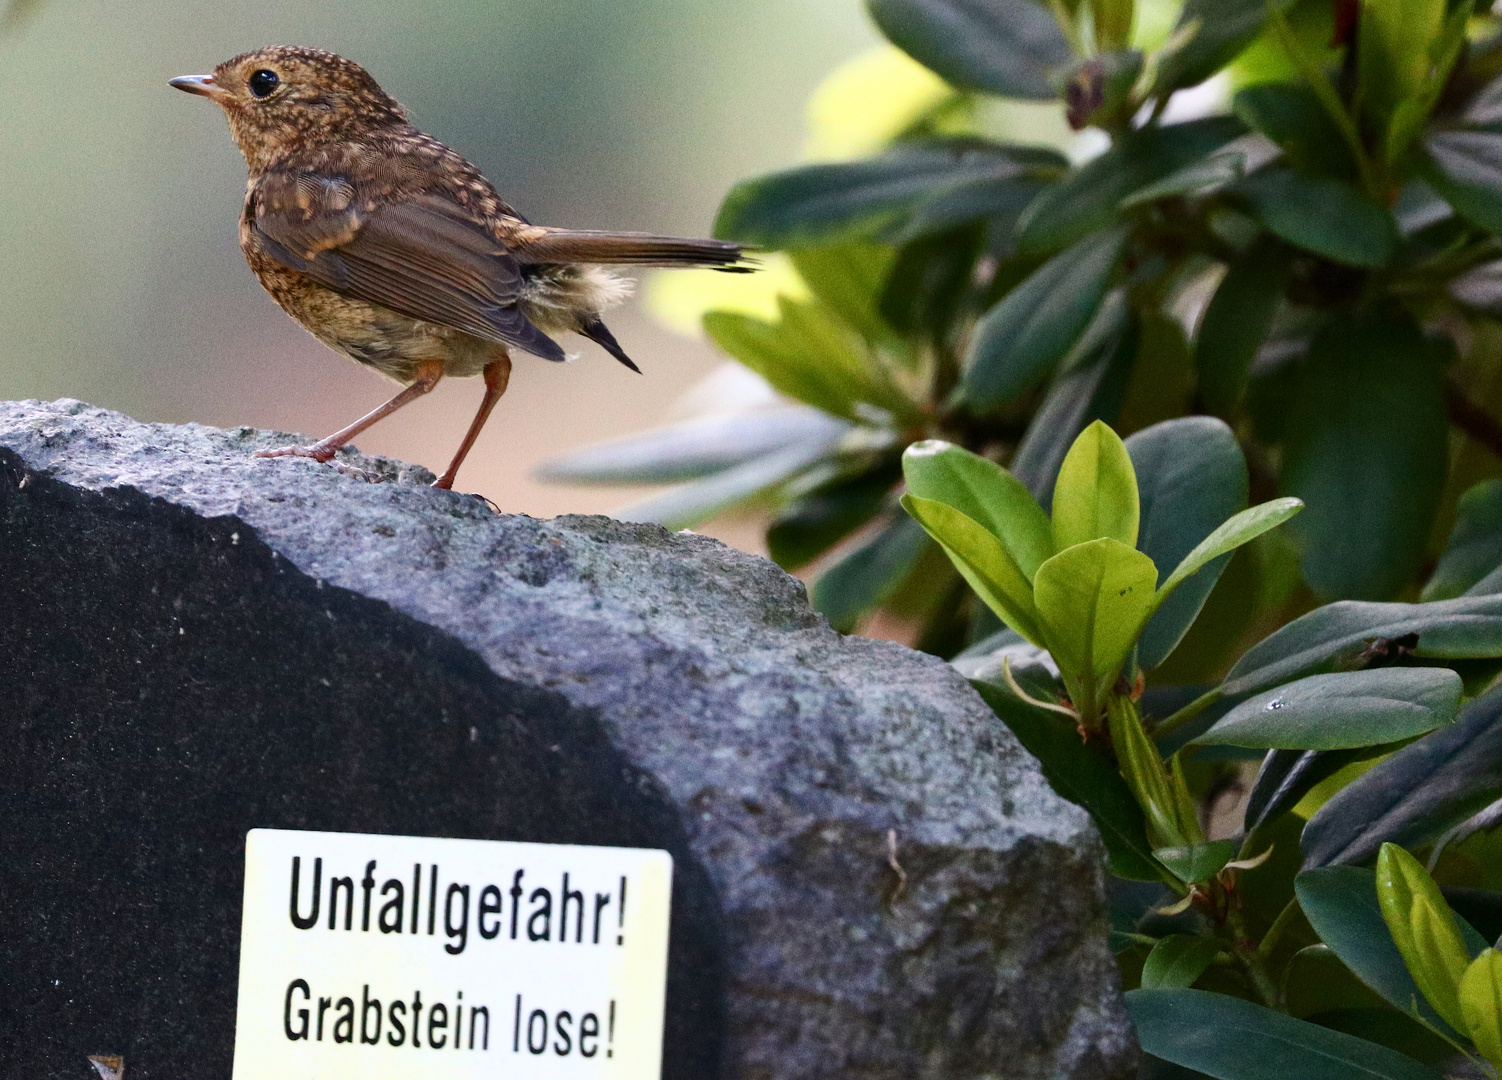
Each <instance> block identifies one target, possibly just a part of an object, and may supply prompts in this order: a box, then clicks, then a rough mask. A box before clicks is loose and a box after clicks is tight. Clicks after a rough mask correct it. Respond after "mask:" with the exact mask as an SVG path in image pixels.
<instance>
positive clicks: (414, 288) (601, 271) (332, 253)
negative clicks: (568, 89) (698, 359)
mask: <svg viewBox="0 0 1502 1080" xmlns="http://www.w3.org/2000/svg"><path fill="white" fill-rule="evenodd" d="M171 85H172V86H175V87H177V88H178V89H179V90H186V91H187V92H188V93H190V94H201V95H202V96H204V97H206V98H209V99H210V100H211V101H213V102H215V103H216V104H217V105H219V107H220V108H222V109H223V110H224V112H225V114H226V115H227V116H228V117H229V126H230V133H231V134H232V135H233V136H234V139H235V142H236V144H238V145H239V147H240V152H241V153H242V154H244V155H245V161H246V164H247V165H248V166H249V168H250V179H249V183H248V184H247V187H246V193H245V206H244V210H243V211H242V213H241V215H240V248H241V250H242V251H244V252H245V259H246V261H247V262H249V263H250V268H251V269H252V270H253V271H255V275H256V277H257V278H258V279H259V280H260V282H261V285H262V286H263V287H264V288H265V289H266V291H267V292H269V293H270V294H271V296H272V299H274V300H275V301H276V302H277V303H278V304H279V305H281V307H282V309H283V310H284V311H286V312H287V314H289V315H291V316H292V317H293V318H294V319H296V320H297V321H298V322H300V323H302V325H303V326H304V327H306V328H307V329H308V330H309V331H310V332H311V333H312V334H313V336H314V337H316V338H318V339H319V340H320V341H322V342H323V343H324V344H326V345H328V346H330V347H331V348H333V349H335V350H336V351H338V352H341V353H344V354H345V355H346V356H349V357H351V358H352V359H354V360H357V361H358V362H360V363H362V364H366V365H368V366H370V367H373V368H375V369H376V370H377V371H379V372H381V373H382V374H383V375H387V376H389V377H390V378H392V379H395V380H396V381H397V382H400V383H403V384H405V386H406V388H405V389H404V390H402V391H401V392H400V393H399V394H397V395H396V396H395V397H393V398H392V399H391V400H390V401H388V402H386V404H384V405H382V406H381V407H380V408H378V409H376V410H374V411H373V412H371V413H368V414H367V415H365V416H362V417H361V418H360V419H359V420H356V421H355V422H354V423H353V424H350V425H349V426H348V427H346V428H343V429H341V430H339V431H336V432H334V434H332V435H330V436H329V437H328V438H326V439H322V440H320V441H319V442H316V443H314V444H313V445H312V446H287V447H283V448H281V449H278V450H265V451H262V452H261V453H260V454H259V455H257V456H260V457H281V456H286V455H293V456H297V457H310V458H313V459H315V460H317V461H323V462H328V461H331V460H332V459H333V457H334V455H335V453H336V452H337V451H338V450H339V448H340V447H342V446H344V445H345V444H346V443H348V442H349V441H350V440H351V439H353V438H354V437H355V436H357V435H359V434H360V432H362V431H364V430H365V429H366V428H368V427H370V426H371V425H372V424H374V423H375V422H376V421H377V420H380V419H382V418H383V417H386V416H389V415H391V414H392V413H394V412H395V411H396V410H397V409H400V408H401V407H402V406H403V405H406V404H407V403H408V402H411V401H413V400H415V399H416V398H419V397H421V396H422V395H424V394H426V393H427V392H428V391H429V390H431V389H433V387H434V386H435V385H437V383H438V380H439V379H440V378H442V377H443V376H445V375H453V376H465V375H483V376H484V379H485V396H484V398H483V399H482V401H481V402H480V409H479V412H478V413H477V414H476V415H475V419H474V422H473V423H471V424H470V427H469V431H468V432H467V433H466V434H465V436H464V441H463V442H462V443H461V444H460V446H459V452H458V453H457V454H455V455H454V460H453V462H452V463H451V464H450V465H449V467H448V469H447V470H445V472H444V474H443V475H442V476H441V477H439V479H438V481H437V484H436V486H438V487H442V488H447V487H451V486H452V485H453V483H454V475H455V474H456V473H457V472H458V471H459V466H460V464H462V463H463V461H464V457H465V455H466V454H468V453H469V450H470V447H472V446H473V445H474V442H475V439H476V437H477V436H478V435H479V434H480V429H481V428H482V427H483V426H484V425H485V421H486V419H487V418H488V417H489V416H490V412H491V410H492V409H493V408H494V407H495V403H496V402H497V401H499V400H500V397H501V395H502V394H504V393H505V392H506V384H507V381H508V380H509V379H510V377H511V350H512V349H520V350H521V351H523V352H528V353H531V354H533V355H534V356H540V357H543V358H544V359H546V360H564V359H566V357H565V355H564V352H563V350H562V349H561V348H560V347H559V345H558V343H557V342H556V341H554V340H553V339H552V338H551V337H549V336H548V335H549V334H557V333H562V332H565V331H572V332H574V333H577V334H582V335H583V336H585V337H587V338H589V339H590V340H592V341H594V342H596V343H598V344H599V345H600V346H602V347H603V348H604V349H605V351H607V352H608V353H610V355H612V356H614V357H615V358H616V359H617V360H619V361H620V362H621V363H623V364H625V365H626V366H627V367H628V368H630V369H631V370H632V371H639V370H640V369H638V368H637V366H636V365H635V364H634V363H632V362H631V358H630V357H628V356H627V355H626V353H625V350H623V349H622V348H621V346H620V344H619V343H618V342H617V341H616V340H615V337H614V335H612V334H611V332H610V331H609V330H608V329H606V327H605V324H604V322H602V321H601V318H600V316H601V313H602V312H604V311H605V310H606V309H607V308H609V307H611V306H612V305H614V304H616V303H619V302H620V301H621V300H623V299H624V298H625V297H626V295H627V294H628V292H629V289H630V285H629V282H627V281H624V280H622V279H621V278H619V277H617V276H616V275H615V274H613V273H612V272H610V271H609V270H607V269H605V267H606V266H608V265H621V264H635V265H639V266H709V267H714V268H716V269H719V270H728V271H736V272H745V271H746V270H747V269H749V267H747V266H746V265H745V264H744V262H743V260H742V248H741V246H740V245H738V244H731V243H724V242H722V241H718V240H687V239H677V238H674V237H666V236H649V235H646V234H642V233H613V232H594V231H583V230H576V229H553V228H546V227H543V226H537V225H532V224H530V223H529V222H528V221H527V220H526V219H525V218H523V217H522V216H521V215H520V214H518V213H517V212H516V211H515V210H513V209H512V208H511V207H510V206H507V205H506V203H505V202H504V201H503V200H502V199H501V197H500V196H499V195H498V194H497V193H496V190H495V188H494V187H492V186H491V184H490V181H488V180H486V179H485V177H484V176H482V175H481V174H480V171H479V170H478V169H476V168H475V167H474V166H473V165H471V164H470V163H469V162H468V161H465V160H464V158H462V157H460V156H459V155H458V154H456V153H455V152H454V151H453V150H450V149H449V148H448V147H447V146H445V145H444V144H443V143H441V142H439V141H438V140H437V139H435V138H433V137H432V136H430V135H425V134H424V133H423V132H421V131H418V130H417V129H416V128H415V127H413V126H412V125H411V124H409V123H407V112H406V110H405V109H403V108H402V106H401V105H399V104H397V102H396V101H395V100H394V99H392V98H391V97H390V96H388V95H387V94H386V93H385V92H384V91H383V90H382V89H381V88H380V87H379V86H377V85H376V82H375V80H374V79H372V78H371V77H370V75H368V74H367V73H366V71H365V69H364V68H362V67H360V66H359V65H358V64H355V63H353V62H351V61H349V60H345V59H344V58H343V57H340V56H335V55H334V54H333V53H329V52H323V51H322V50H319V49H306V48H297V47H291V46H274V47H271V48H266V49H258V50H256V51H255V52H249V53H245V54H243V55H241V56H237V57H235V58H234V59H232V60H227V61H225V62H224V63H222V64H220V65H219V66H218V67H217V68H215V69H214V73H213V74H212V75H186V76H183V77H181V78H177V79H173V80H172V81H171Z"/></svg>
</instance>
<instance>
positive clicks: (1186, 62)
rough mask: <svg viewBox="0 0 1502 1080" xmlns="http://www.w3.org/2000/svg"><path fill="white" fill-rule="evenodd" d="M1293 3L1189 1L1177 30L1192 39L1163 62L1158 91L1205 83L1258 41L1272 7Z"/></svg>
mask: <svg viewBox="0 0 1502 1080" xmlns="http://www.w3.org/2000/svg"><path fill="white" fill-rule="evenodd" d="M1292 2H1293V0H1272V2H1271V4H1269V2H1268V0H1186V2H1185V4H1184V9H1183V12H1182V14H1180V16H1179V23H1178V28H1177V30H1178V31H1183V32H1186V33H1191V34H1192V36H1191V37H1190V38H1189V40H1188V42H1187V43H1186V44H1184V45H1183V46H1182V47H1180V48H1179V49H1177V50H1176V51H1174V52H1172V53H1170V55H1169V56H1167V57H1166V58H1165V59H1164V61H1163V67H1162V73H1161V75H1160V76H1159V79H1158V88H1159V90H1160V91H1167V90H1170V89H1177V88H1179V87H1183V86H1194V85H1195V84H1196V83H1201V82H1204V81H1205V80H1206V79H1208V78H1209V77H1210V76H1211V75H1214V74H1215V73H1216V72H1217V71H1219V70H1220V69H1221V68H1223V67H1224V66H1225V65H1226V64H1228V63H1230V62H1231V61H1232V60H1234V59H1235V58H1236V56H1237V54H1238V53H1240V52H1241V51H1242V50H1243V49H1245V48H1246V47H1247V46H1248V45H1250V44H1251V43H1252V42H1253V41H1255V40H1256V38H1257V36H1258V35H1259V34H1260V33H1261V32H1262V27H1263V24H1264V23H1265V22H1266V20H1267V9H1268V7H1269V6H1271V7H1274V8H1276V9H1278V10H1280V11H1282V10H1286V9H1287V8H1289V7H1290V6H1291V5H1292Z"/></svg>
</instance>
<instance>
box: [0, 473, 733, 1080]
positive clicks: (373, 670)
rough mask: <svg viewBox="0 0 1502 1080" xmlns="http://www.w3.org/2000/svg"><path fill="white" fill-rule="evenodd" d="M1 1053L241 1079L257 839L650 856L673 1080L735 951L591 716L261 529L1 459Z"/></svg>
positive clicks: (709, 899) (714, 1058)
mask: <svg viewBox="0 0 1502 1080" xmlns="http://www.w3.org/2000/svg"><path fill="white" fill-rule="evenodd" d="M0 739H3V746H0V1061H3V1062H4V1072H5V1073H6V1074H7V1075H13V1076H28V1077H37V1078H43V1077H48V1078H50V1077H53V1076H58V1077H71V1076H81V1075H83V1074H84V1071H85V1070H87V1068H88V1066H87V1063H86V1062H85V1060H84V1058H85V1055H87V1054H98V1053H107V1054H121V1055H123V1056H124V1058H125V1062H126V1066H127V1068H128V1070H129V1072H128V1075H129V1076H130V1077H131V1080H154V1078H167V1077H171V1078H174V1080H178V1078H187V1077H199V1076H203V1077H211V1076H212V1077H223V1076H228V1075H229V1069H230V1058H231V1053H232V1049H233V1039H234V1017H235V993H236V976H237V970H238V961H239V929H240V896H241V886H242V874H243V857H244V842H245V833H246V831H247V830H249V829H251V828H255V827H268V828H283V829H319V830H334V831H348V832H377V833H394V834H404V835H427V836H455V837H472V838H478V839H496V840H529V841H537V842H543V843H570V844H603V845H618V846H625V847H652V848H664V849H666V850H667V851H669V852H670V853H671V854H672V856H673V859H674V862H675V870H674V883H673V917H672V930H671V949H670V955H669V972H668V1013H667V1032H666V1045H665V1048H664V1049H665V1052H664V1076H665V1077H670V1078H677V1077H683V1078H689V1077H694V1078H708V1077H713V1076H716V1075H718V1074H719V1071H720V1067H721V1066H720V1059H721V1046H722V1042H723V1037H724V945H723V932H722V929H721V917H720V912H719V906H718V901H717V899H716V897H715V894H714V889H713V887H712V886H711V884H710V881H709V878H708V876H707V874H706V873H705V871H704V869H703V867H702V866H701V864H700V863H699V862H697V861H696V860H695V859H694V857H693V856H692V855H691V854H690V852H689V849H688V846H687V841H686V840H685V836H684V831H683V828H682V825H681V824H680V817H679V812H678V810H676V809H675V808H674V807H673V806H672V805H671V804H670V803H669V802H668V800H667V799H666V797H665V796H664V795H663V793H662V792H661V790H660V788H659V787H658V786H657V785H656V783H655V782H654V781H653V780H651V778H650V777H648V776H647V775H646V774H644V773H643V772H642V771H641V770H640V769H638V768H636V767H634V766H633V765H632V764H631V763H630V762H628V761H626V760H625V758H624V757H623V756H622V755H621V754H620V753H619V752H618V751H617V750H616V749H615V748H614V747H612V745H611V744H610V742H609V740H608V739H607V737H606V735H605V732H604V731H603V729H602V727H601V724H600V720H599V717H598V715H597V714H596V713H595V712H594V711H593V710H590V709H583V708H579V707H576V706H574V705H571V704H570V703H569V702H568V701H566V700H565V699H564V698H563V697H562V696H560V695H557V694H553V693H550V692H547V691H544V690H539V689H535V688H532V687H528V686H525V685H522V684H519V683H515V682H511V681H508V680H506V679H503V678H500V677H499V676H497V675H495V674H494V673H492V672H491V671H490V669H489V668H487V667H486V666H485V664H484V663H483V662H482V661H480V660H479V659H478V658H477V657H476V656H475V655H474V654H473V653H471V652H470V651H468V650H467V649H465V648H464V647H463V646H462V645H461V644H460V643H459V642H457V641H456V640H454V639H453V638H452V637H450V636H448V635H447V634H445V633H443V632H441V631H439V630H436V629H434V628H432V627H429V626H427V625H424V624H422V623H419V622H417V621H416V620H413V619H411V618H409V617H407V616H405V615H403V614H401V613H399V612H397V611H395V610H394V609H392V608H391V607H389V606H388V605H386V604H384V603H381V602H379V601H375V600H370V599H366V598H364V597H360V596H357V595H355V594H353V593H349V592H346V591H344V590H341V589H338V588H335V587H333V586H327V585H324V584H323V583H322V582H318V581H315V580H312V579H310V578H308V577H306V576H305V575H303V574H302V573H301V572H299V571H298V570H297V569H295V568H294V567H292V566H291V565H290V564H288V563H287V562H286V560H284V559H281V558H280V557H278V556H277V555H275V554H274V553H273V552H272V551H271V550H270V549H269V548H267V547H266V546H265V545H264V544H262V543H261V542H260V540H258V539H257V537H256V535H255V533H254V532H253V530H252V529H251V528H249V527H248V526H247V525H245V524H244V523H243V522H241V521H239V520H237V519H235V518H229V517H221V518H213V519H207V520H206V519H204V518H200V517H198V516H196V515H194V514H192V513H191V512H189V511H187V510H185V509H182V508H180V507H176V506H171V505H169V504H167V503H165V502H162V501H161V500H151V499H148V498H147V497H145V496H144V495H142V494H140V493H139V492H136V491H134V490H131V489H112V490H108V491H104V492H99V493H96V492H88V491H82V490H80V489H77V488H73V487H69V486H65V485H62V484H59V483H56V482H54V481H51V480H49V479H46V478H45V477H44V476H42V475H39V474H36V473H28V472H27V471H26V469H25V468H24V467H23V466H22V464H21V463H20V461H19V459H17V458H16V457H14V456H13V455H10V454H9V453H8V452H6V451H3V450H0Z"/></svg>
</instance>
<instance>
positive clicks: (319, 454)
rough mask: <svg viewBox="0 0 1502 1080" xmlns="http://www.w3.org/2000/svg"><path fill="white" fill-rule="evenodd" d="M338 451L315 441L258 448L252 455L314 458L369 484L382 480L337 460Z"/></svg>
mask: <svg viewBox="0 0 1502 1080" xmlns="http://www.w3.org/2000/svg"><path fill="white" fill-rule="evenodd" d="M337 453H338V450H336V449H335V448H334V447H330V446H324V445H322V444H320V443H314V444H313V445H312V446H278V447H277V448H276V449H274V450H257V451H256V452H255V453H254V454H252V455H251V456H252V457H258V458H278V457H300V458H312V459H313V460H314V461H317V462H321V463H322V464H324V465H327V466H329V467H330V468H331V469H334V470H335V471H336V472H340V473H343V474H344V475H345V476H352V477H354V478H355V479H356V480H364V481H365V482H366V483H369V484H374V483H376V482H377V481H378V480H380V477H378V476H377V475H376V474H375V473H373V472H367V471H365V470H364V469H357V468H356V467H355V466H353V465H346V464H345V463H344V462H342V461H338V460H336V459H335V457H334V455H335V454H337Z"/></svg>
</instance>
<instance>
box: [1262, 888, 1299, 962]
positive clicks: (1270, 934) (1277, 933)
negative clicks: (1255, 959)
mask: <svg viewBox="0 0 1502 1080" xmlns="http://www.w3.org/2000/svg"><path fill="white" fill-rule="evenodd" d="M1298 913H1299V898H1298V897H1297V896H1295V897H1294V898H1293V899H1292V900H1290V901H1288V903H1287V904H1286V905H1285V906H1284V908H1283V910H1282V911H1280V912H1278V917H1277V918H1276V919H1274V920H1273V924H1272V925H1271V926H1269V927H1268V928H1267V933H1265V934H1263V935H1262V944H1260V945H1258V946H1257V955H1258V956H1260V957H1261V958H1262V959H1263V960H1266V959H1267V958H1268V957H1270V956H1272V954H1273V950H1274V949H1276V948H1277V947H1278V942H1279V941H1280V940H1282V937H1283V935H1284V934H1285V933H1286V932H1287V931H1288V928H1289V927H1290V926H1292V925H1293V921H1294V919H1295V918H1296V917H1297V916H1298Z"/></svg>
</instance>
